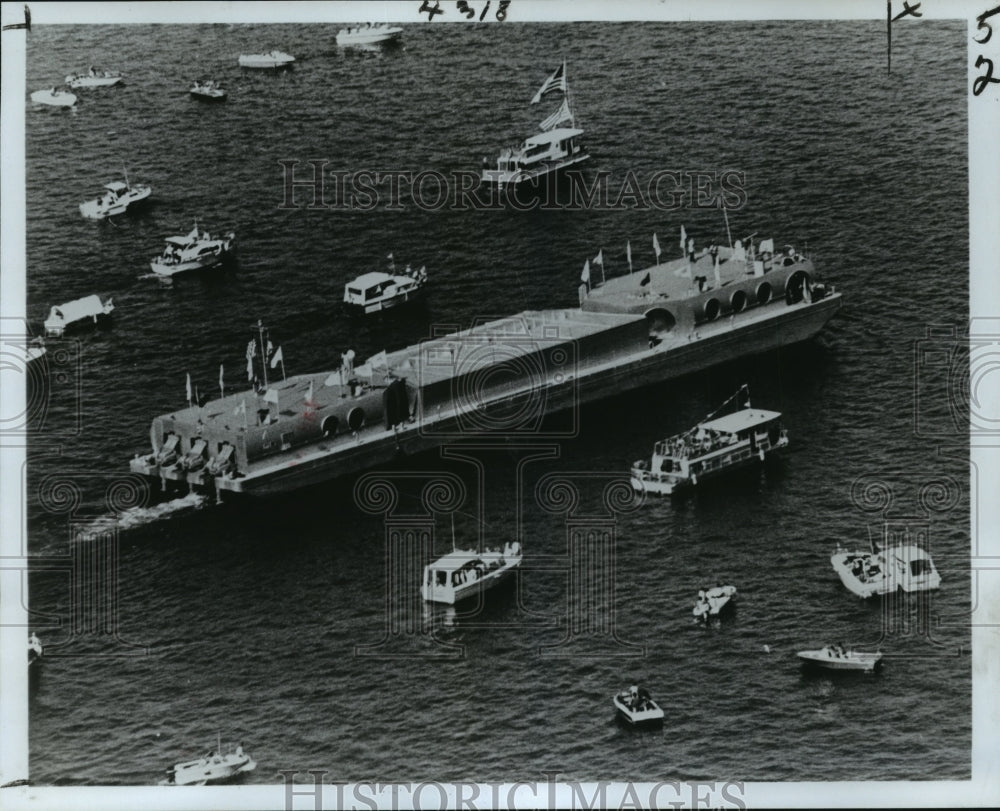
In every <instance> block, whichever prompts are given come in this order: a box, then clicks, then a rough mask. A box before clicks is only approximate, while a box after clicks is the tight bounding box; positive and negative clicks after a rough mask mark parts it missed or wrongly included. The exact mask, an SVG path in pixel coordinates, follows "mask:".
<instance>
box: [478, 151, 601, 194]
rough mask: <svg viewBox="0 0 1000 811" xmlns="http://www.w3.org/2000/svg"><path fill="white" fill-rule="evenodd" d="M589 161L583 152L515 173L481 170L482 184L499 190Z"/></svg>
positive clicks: (588, 157)
mask: <svg viewBox="0 0 1000 811" xmlns="http://www.w3.org/2000/svg"><path fill="white" fill-rule="evenodd" d="M589 159H590V155H588V154H587V153H585V152H583V153H580V154H578V155H573V156H572V157H568V158H563V159H561V160H556V161H550V162H546V163H543V164H541V165H540V166H536V167H532V168H524V169H519V170H517V171H516V172H509V171H504V170H500V169H483V173H482V181H483V182H484V183H493V184H495V185H496V186H497V187H499V188H501V189H502V188H503V187H504V186H508V185H515V186H517V185H520V184H521V183H525V182H527V181H529V180H538V179H540V178H543V177H546V176H547V175H552V174H555V173H556V172H560V171H562V170H563V169H568V168H569V167H570V166H576V165H577V164H580V163H583V162H584V161H585V160H589Z"/></svg>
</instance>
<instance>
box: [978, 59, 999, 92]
mask: <svg viewBox="0 0 1000 811" xmlns="http://www.w3.org/2000/svg"><path fill="white" fill-rule="evenodd" d="M984 64H985V65H986V74H985V75H984V76H977V77H976V80H975V81H974V82H973V83H972V95H973V96H978V95H979V94H980V93H982V92H983V91H984V90H985V89H986V87H987V85H989V84H990V83H991V82H995V83H996V84H1000V79H997V78H994V76H993V60H992V59H987V58H986V57H985V56H982V55H980V57H979V58H978V59H977V60H976V67H977V68H978V67H980V66H982V65H984Z"/></svg>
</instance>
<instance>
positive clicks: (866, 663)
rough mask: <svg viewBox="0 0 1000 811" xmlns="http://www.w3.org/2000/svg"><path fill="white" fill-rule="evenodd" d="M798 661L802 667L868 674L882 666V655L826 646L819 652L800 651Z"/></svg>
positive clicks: (879, 652) (878, 652)
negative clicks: (799, 660)
mask: <svg viewBox="0 0 1000 811" xmlns="http://www.w3.org/2000/svg"><path fill="white" fill-rule="evenodd" d="M797 655H798V657H799V659H801V660H802V666H803V667H813V668H820V669H822V670H839V671H847V670H855V671H858V670H860V671H862V672H865V673H870V672H872V671H873V670H875V669H876V668H878V667H881V665H882V653H881V651H877V652H875V653H863V652H860V651H854V650H851V649H849V648H845V647H844V646H843V645H827V646H826V647H824V648H821V649H819V650H800V651H799V652H798V654H797Z"/></svg>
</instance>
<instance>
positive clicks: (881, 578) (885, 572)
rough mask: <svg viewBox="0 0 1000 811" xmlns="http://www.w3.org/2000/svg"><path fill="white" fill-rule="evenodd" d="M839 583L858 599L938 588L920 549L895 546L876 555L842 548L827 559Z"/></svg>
mask: <svg viewBox="0 0 1000 811" xmlns="http://www.w3.org/2000/svg"><path fill="white" fill-rule="evenodd" d="M830 563H831V564H832V565H833V570H834V571H835V572H836V573H837V574H838V575H839V576H840V581H841V582H842V583H843V584H844V585H845V586H847V588H848V589H850V590H851V591H852V592H854V593H855V594H857V595H858V596H859V597H864V598H867V597H873V596H876V595H881V594H892V593H894V592H895V591H896V590H897V589H902V590H903V591H930V590H933V589H936V588H940V586H941V575H939V574H938V571H937V569H935V568H934V561H933V560H931V556H930V555H928V554H927V552H925V551H924V550H923V549H921V548H920V547H919V546H915V545H914V544H894V545H890V546H886V547H885V548H883V549H881V550H878V551H876V550H875V549H872V550H871V551H868V550H856V551H853V552H852V551H848V550H846V549H844V548H843V547H841V546H838V547H837V549H836V550H834V553H833V555H831V557H830Z"/></svg>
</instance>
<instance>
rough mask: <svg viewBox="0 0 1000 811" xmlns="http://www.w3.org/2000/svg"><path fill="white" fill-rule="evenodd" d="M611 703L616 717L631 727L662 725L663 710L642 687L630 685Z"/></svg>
mask: <svg viewBox="0 0 1000 811" xmlns="http://www.w3.org/2000/svg"><path fill="white" fill-rule="evenodd" d="M612 702H613V703H614V705H615V710H616V712H617V714H618V717H619V718H621V719H623V720H625V721H627V722H628V723H630V724H632V725H633V726H639V725H649V724H662V723H663V710H662V709H660V705H659V704H657V703H656V702H655V701H653V697H652V696H651V695H650V694H649V690H647V689H646V688H644V687H638V686H637V685H632V686H631V687H629V688H627V689H624V690H622V691H621V692H620V693H618V694H617V695H616V696H615V697H614V698H613V699H612Z"/></svg>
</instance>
